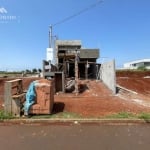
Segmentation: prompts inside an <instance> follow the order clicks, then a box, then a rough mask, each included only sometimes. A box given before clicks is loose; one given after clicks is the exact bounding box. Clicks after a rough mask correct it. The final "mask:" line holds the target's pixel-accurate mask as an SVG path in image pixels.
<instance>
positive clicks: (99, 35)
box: [0, 0, 150, 70]
mask: <svg viewBox="0 0 150 150" xmlns="http://www.w3.org/2000/svg"><path fill="white" fill-rule="evenodd" d="M97 1H98V0H0V16H1V18H0V70H11V69H13V70H14V69H16V70H18V69H31V68H41V67H42V60H43V59H46V48H47V47H48V30H49V25H50V24H55V23H57V22H59V21H61V20H62V19H64V18H66V17H68V16H71V15H73V14H76V13H77V12H79V11H81V10H83V9H84V8H87V7H89V6H90V5H91V4H93V3H95V2H97ZM1 8H4V9H5V11H7V12H4V11H2V9H1ZM149 8H150V0H142V1H141V0H103V3H101V4H99V5H97V6H96V7H94V8H93V9H90V10H88V11H86V12H84V13H82V14H80V15H78V16H76V17H74V18H72V19H71V20H68V21H66V22H64V23H62V24H59V25H56V26H54V27H53V34H54V35H57V36H58V38H59V39H61V40H68V39H71V40H73V39H76V40H77V39H78V40H81V41H82V45H83V47H85V48H99V49H100V59H99V61H103V60H104V58H105V59H108V60H111V59H115V60H116V66H117V67H122V65H123V63H125V62H128V61H132V60H136V59H142V58H150V9H149ZM2 16H8V18H7V19H5V20H4V18H2ZM11 17H14V18H11Z"/></svg>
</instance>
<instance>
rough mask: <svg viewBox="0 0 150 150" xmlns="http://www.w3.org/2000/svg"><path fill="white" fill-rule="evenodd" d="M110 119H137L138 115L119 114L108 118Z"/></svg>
mask: <svg viewBox="0 0 150 150" xmlns="http://www.w3.org/2000/svg"><path fill="white" fill-rule="evenodd" d="M106 118H108V119H135V118H136V115H135V114H132V113H130V112H119V113H116V114H112V115H108V116H106Z"/></svg>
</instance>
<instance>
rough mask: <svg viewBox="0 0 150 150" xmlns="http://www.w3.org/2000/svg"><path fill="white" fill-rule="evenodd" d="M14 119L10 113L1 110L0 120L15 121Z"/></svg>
mask: <svg viewBox="0 0 150 150" xmlns="http://www.w3.org/2000/svg"><path fill="white" fill-rule="evenodd" d="M13 118H14V117H13V116H12V114H10V113H6V112H4V110H0V120H5V119H13Z"/></svg>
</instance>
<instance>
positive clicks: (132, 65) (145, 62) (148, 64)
mask: <svg viewBox="0 0 150 150" xmlns="http://www.w3.org/2000/svg"><path fill="white" fill-rule="evenodd" d="M139 67H145V68H147V69H150V59H140V60H136V61H131V62H128V63H125V64H124V69H138V68H139Z"/></svg>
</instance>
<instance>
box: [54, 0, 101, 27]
mask: <svg viewBox="0 0 150 150" xmlns="http://www.w3.org/2000/svg"><path fill="white" fill-rule="evenodd" d="M102 2H103V0H98V1H97V2H96V3H93V4H91V5H90V6H88V7H87V8H84V9H82V10H80V11H79V12H77V13H75V14H73V15H71V16H69V17H66V18H64V19H62V20H60V21H58V22H56V23H55V24H53V25H52V26H53V27H54V26H56V25H59V24H62V23H64V22H66V21H68V20H71V19H72V18H74V17H76V16H79V15H81V14H83V13H84V12H86V11H88V10H90V9H92V8H94V7H96V6H97V5H99V4H101V3H102Z"/></svg>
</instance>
